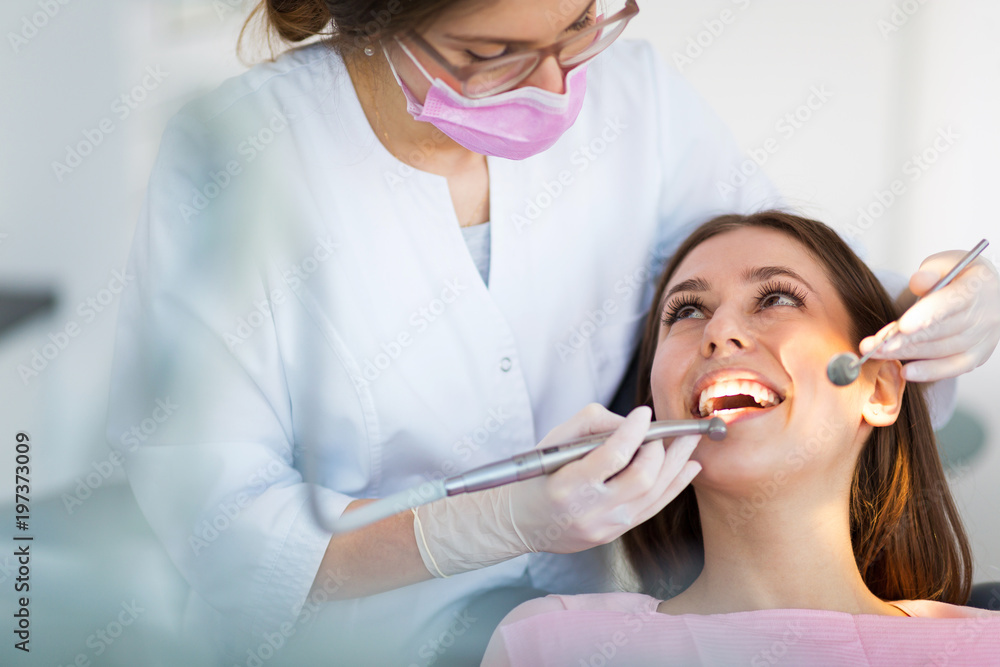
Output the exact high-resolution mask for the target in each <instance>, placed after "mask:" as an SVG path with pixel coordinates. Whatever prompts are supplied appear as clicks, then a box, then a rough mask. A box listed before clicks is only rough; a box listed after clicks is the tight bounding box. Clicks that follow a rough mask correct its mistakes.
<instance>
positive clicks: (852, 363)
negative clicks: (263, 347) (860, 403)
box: [826, 239, 990, 387]
mask: <svg viewBox="0 0 1000 667" xmlns="http://www.w3.org/2000/svg"><path fill="white" fill-rule="evenodd" d="M989 244H990V242H989V241H987V240H986V239H983V240H982V241H980V242H979V243H977V244H976V247H975V248H973V249H972V250H970V251H969V252H967V253H966V254H965V257H963V258H962V259H961V260H959V262H958V264H956V265H955V266H954V267H952V269H951V271H949V272H948V273H947V274H945V275H944V277H942V278H941V280H939V281H937V282H936V283H934V287H932V288H930V289H929V290H927V293H926V294H924V295H923V296H922V297H920V298H919V299H917V301H920V300H922V299H926V298H927V297H929V296H930V295H931V294H934V292H937V291H938V290H940V289H941V288H943V287H945V286H946V285H948V284H949V283H950V282H951V281H952V280H954V279H955V278H956V277H957V276H958V274H960V273H961V272H962V271H964V270H965V267H967V266H968V265H969V264H971V263H972V262H973V260H975V259H976V257H979V255H980V253H982V252H983V251H984V250H986V246H988V245H989ZM913 305H914V306H915V305H916V302H914V304H913ZM912 307H913V306H910V308H912ZM907 310H908V309H907ZM898 333H899V320H896V321H895V322H893V323H892V326H890V327H889V329H887V330H886V333H885V336H883V337H882V340H880V341H879V342H878V344H877V345H876V346H875V347H873V348H872V349H871V350H869V351H868V354H866V355H865V356H863V357H861V358H860V359H859V358H858V355H856V354H854V353H853V352H843V353H841V354H838V355H836V356H834V357H833V358H832V359H830V363H829V364H827V366H826V376H827V377H828V378H829V379H830V382H832V383H833V384H835V385H837V386H838V387H846V386H847V385H849V384H851V383H852V382H854V381H855V380H857V379H858V375H860V374H861V365H862V364H863V363H865V362H866V361H868V360H869V359H870V358H871V356H872V355H873V354H875V353H876V352H878V350H879V349H881V347H882V346H883V345H885V344H886V342H888V341H889V340H890V339H892V338H894V337H895V336H896V334H898Z"/></svg>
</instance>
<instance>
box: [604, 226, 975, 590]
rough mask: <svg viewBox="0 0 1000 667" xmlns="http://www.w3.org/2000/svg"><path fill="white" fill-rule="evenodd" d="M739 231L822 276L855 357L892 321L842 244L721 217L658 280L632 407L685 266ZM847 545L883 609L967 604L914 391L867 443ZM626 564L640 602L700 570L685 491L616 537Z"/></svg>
mask: <svg viewBox="0 0 1000 667" xmlns="http://www.w3.org/2000/svg"><path fill="white" fill-rule="evenodd" d="M744 227H762V228H766V229H773V230H777V231H779V232H781V233H783V234H786V235H787V236H789V237H791V238H793V239H795V240H796V241H798V242H799V243H800V244H802V246H803V247H805V248H806V249H807V250H808V251H809V252H810V253H812V255H813V256H814V257H815V258H816V259H817V260H818V261H819V262H820V264H821V265H823V266H824V267H825V269H826V274H827V276H828V278H829V279H830V281H831V283H833V286H834V288H835V289H836V290H837V293H838V294H839V296H840V299H841V300H842V301H843V303H844V306H845V307H846V310H847V313H848V316H849V317H850V336H851V340H852V341H853V343H854V346H855V348H856V347H857V345H858V343H860V341H861V339H862V338H864V337H865V336H868V335H871V334H874V333H875V332H877V331H878V330H879V329H880V328H881V327H883V326H884V325H885V324H886V323H888V322H890V321H892V320H895V319H896V318H897V317H898V313H897V308H896V305H895V303H894V302H893V301H892V299H890V298H889V295H888V294H887V293H886V291H885V289H884V288H883V287H882V284H881V283H880V282H879V281H878V280H877V279H876V278H875V276H874V275H873V274H872V272H871V271H870V270H869V269H868V267H867V266H866V265H865V264H864V262H862V261H861V260H860V259H859V258H858V256H857V255H855V254H854V252H853V251H852V250H851V249H850V248H849V247H848V246H847V244H846V243H844V241H843V240H842V239H841V238H840V237H839V236H838V235H837V234H836V232H834V231H833V230H832V229H830V228H829V227H827V226H826V225H824V224H823V223H821V222H817V221H815V220H809V219H806V218H801V217H798V216H795V215H791V214H789V213H784V212H780V211H763V212H760V213H755V214H753V215H747V216H743V215H724V216H720V217H717V218H714V219H712V220H710V221H708V222H706V223H705V224H703V225H702V226H701V227H699V228H698V229H696V230H695V231H694V232H693V233H692V234H691V235H690V236H689V237H688V238H687V239H686V240H685V241H684V242H683V243H682V244H681V245H680V247H679V248H678V249H677V252H676V253H675V254H674V256H673V257H672V258H671V260H670V262H669V264H668V265H667V267H666V269H665V270H664V273H663V275H662V276H661V278H660V281H659V284H658V286H657V289H656V295H655V297H654V299H653V307H652V309H651V311H650V313H649V316H648V319H647V321H646V326H645V333H644V337H643V340H642V343H641V345H640V351H639V385H638V396H637V399H638V403H639V404H641V405H649V406H650V407H652V406H653V402H652V390H651V385H650V377H651V372H652V364H653V357H654V355H655V353H656V344H657V340H658V330H659V323H660V310H661V308H662V304H661V303H660V301H661V300H662V299H663V293H664V290H665V288H666V286H667V283H668V282H669V281H670V278H671V276H673V274H674V272H675V271H676V270H677V267H678V266H679V265H680V263H681V262H682V261H683V260H684V258H685V257H687V255H688V254H689V253H690V252H691V251H692V250H693V249H694V248H696V247H697V246H698V245H700V244H701V243H703V242H704V241H706V240H708V239H710V238H712V237H713V236H717V235H719V234H724V233H726V232H729V231H733V230H736V229H741V228H744ZM850 526H851V544H852V545H853V548H854V557H855V561H856V562H857V565H858V570H859V571H860V572H861V576H862V578H863V579H864V582H865V584H866V585H867V586H868V589H869V590H870V591H871V592H872V593H873V594H875V595H876V596H878V597H879V598H881V599H884V600H901V599H907V600H913V599H926V600H940V601H942V602H949V603H952V604H965V602H966V601H967V600H968V597H969V591H970V589H971V585H972V557H971V554H970V551H969V543H968V538H967V537H966V535H965V530H964V529H963V528H962V523H961V520H960V518H959V514H958V511H957V509H956V508H955V503H954V501H953V500H952V497H951V492H950V491H949V488H948V481H947V479H946V478H945V476H944V471H943V469H942V467H941V462H940V459H939V458H938V453H937V446H936V443H935V439H934V431H933V429H932V427H931V421H930V413H929V411H928V408H927V403H926V401H925V400H924V397H923V393H922V392H921V391H920V388H919V387H918V386H915V385H908V386H907V387H906V388H905V390H904V392H903V400H902V407H901V409H900V411H899V416H898V418H897V420H896V422H895V423H894V424H892V425H891V426H884V427H876V428H874V429H872V433H871V435H870V436H869V438H868V440H867V441H866V442H865V444H864V446H863V448H862V450H861V454H860V456H859V458H858V462H857V465H856V467H855V469H854V479H853V482H852V484H851V499H850ZM622 544H623V547H624V550H625V556H626V559H627V560H628V562H629V564H630V565H631V566H632V568H633V570H634V571H635V574H636V575H637V576H638V577H639V581H640V583H641V585H642V589H643V591H644V592H645V593H647V594H649V595H653V596H656V597H668V596H670V595H673V594H676V593H679V592H680V591H683V590H684V589H686V588H687V587H688V586H690V585H691V583H692V582H693V581H694V580H695V579H696V578H697V576H698V574H699V573H700V572H701V570H702V568H703V567H704V564H705V552H704V543H703V541H702V533H701V519H700V518H699V514H698V503H697V499H696V496H695V493H694V489H693V488H692V487H691V486H688V487H687V488H686V489H684V491H683V492H682V493H681V494H680V495H679V496H678V497H677V498H676V499H675V500H674V501H673V502H671V503H670V504H668V505H667V506H666V507H665V508H664V509H663V510H662V511H661V512H659V513H658V514H657V515H655V516H654V517H652V518H651V519H650V520H649V521H646V522H645V523H643V524H641V525H639V526H637V527H635V528H634V529H632V530H631V531H629V532H628V533H626V534H625V535H623V536H622Z"/></svg>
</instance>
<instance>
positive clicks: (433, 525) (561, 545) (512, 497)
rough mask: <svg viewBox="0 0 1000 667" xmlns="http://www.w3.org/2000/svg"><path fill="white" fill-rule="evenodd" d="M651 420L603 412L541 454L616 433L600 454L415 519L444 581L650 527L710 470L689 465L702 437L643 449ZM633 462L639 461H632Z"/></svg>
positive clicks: (584, 413) (563, 428) (435, 506)
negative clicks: (562, 444)
mask: <svg viewBox="0 0 1000 667" xmlns="http://www.w3.org/2000/svg"><path fill="white" fill-rule="evenodd" d="M651 417H652V410H650V409H649V408H648V407H646V406H640V407H638V408H636V409H635V410H633V411H632V412H631V413H630V414H629V416H628V417H627V418H624V417H621V416H619V415H616V414H614V413H612V412H610V411H609V410H607V409H605V408H604V407H603V406H601V405H598V404H596V403H594V404H591V405H588V406H587V407H585V408H584V409H583V410H581V411H580V412H578V413H577V414H576V415H574V416H573V417H572V418H570V419H569V420H568V421H566V422H565V423H563V424H560V425H559V426H557V427H556V428H554V429H552V431H550V432H549V433H548V435H546V436H545V438H544V439H543V440H542V441H541V442H540V443H539V444H538V446H539V447H546V446H549V445H551V444H555V443H558V442H561V441H564V440H569V439H571V438H576V437H581V436H585V435H590V434H592V433H600V432H603V431H611V430H615V429H616V430H615V433H614V435H612V436H611V437H610V438H608V440H607V441H606V442H605V443H604V444H603V445H601V446H600V447H598V448H597V449H595V450H593V451H591V452H589V453H588V454H587V455H586V456H584V457H583V458H581V459H578V460H577V461H573V462H572V463H568V464H566V465H565V466H563V467H562V468H560V469H559V470H557V471H556V472H555V473H553V474H551V475H544V476H541V477H536V478H533V479H529V480H524V481H523V482H517V483H514V484H508V485H505V486H501V487H496V488H493V489H487V490H485V491H479V492H476V493H468V494H462V495H458V496H453V497H449V498H443V499H441V500H438V501H435V502H433V503H430V504H427V505H423V506H421V507H419V508H416V509H415V510H413V512H414V515H415V521H414V534H415V536H416V538H417V546H418V548H419V549H420V555H421V557H422V558H423V561H424V565H425V566H426V567H427V569H428V571H429V572H430V573H431V574H433V575H434V576H437V577H442V576H450V575H452V574H456V573H458V572H466V571H469V570H475V569H479V568H481V567H486V566H488V565H494V564H496V563H499V562H502V561H505V560H508V559H510V558H514V557H515V556H519V555H521V554H524V553H527V552H529V551H548V552H552V553H574V552H577V551H583V550H584V549H589V548H591V547H595V546H598V545H601V544H606V543H608V542H610V541H612V540H614V539H615V538H617V537H619V536H620V535H621V534H622V533H624V532H625V531H626V530H628V529H629V528H631V527H632V526H635V525H637V524H639V523H642V522H643V521H645V520H647V519H649V518H650V517H652V516H653V515H654V514H656V513H657V512H659V511H660V510H661V509H662V508H663V507H664V506H665V505H666V504H667V503H668V502H670V501H671V500H673V499H674V498H676V497H677V495H678V494H679V493H680V492H681V491H682V490H683V489H684V487H685V486H687V485H688V484H689V483H690V482H691V480H692V479H693V478H694V476H695V475H697V474H698V472H699V471H700V470H701V465H700V464H698V463H697V462H696V461H689V460H688V459H689V458H690V456H691V453H692V452H693V451H694V448H695V446H696V445H697V443H698V440H699V439H700V436H697V435H695V436H685V437H682V438H677V439H675V440H674V441H673V442H672V443H671V444H670V446H669V447H666V448H665V447H664V445H663V441H662V440H655V441H653V442H649V443H646V444H644V445H641V446H640V444H641V442H642V438H643V437H644V436H645V434H646V432H647V431H648V430H649V423H650V419H651ZM633 456H634V457H635V458H634V459H633Z"/></svg>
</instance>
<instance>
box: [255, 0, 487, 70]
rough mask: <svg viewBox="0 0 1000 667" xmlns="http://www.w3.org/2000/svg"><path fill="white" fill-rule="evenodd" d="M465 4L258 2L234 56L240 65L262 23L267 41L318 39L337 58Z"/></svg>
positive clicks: (437, 0)
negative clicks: (252, 31)
mask: <svg viewBox="0 0 1000 667" xmlns="http://www.w3.org/2000/svg"><path fill="white" fill-rule="evenodd" d="M468 1H469V0H260V2H259V3H258V4H257V6H256V7H254V9H253V11H252V12H250V15H249V16H248V17H247V20H246V22H244V24H243V28H242V30H240V36H239V40H238V42H237V53H239V54H240V58H241V59H242V54H243V46H244V36H245V33H246V31H247V29H248V28H249V27H250V26H251V24H252V23H253V22H254V21H255V20H257V19H260V20H262V21H263V23H264V26H263V28H264V31H265V35H266V43H267V46H268V48H269V50H270V52H271V57H272V59H273V57H274V47H273V44H272V42H271V38H272V37H273V36H274V35H277V36H278V38H279V39H280V40H281V41H283V42H286V43H297V42H301V41H303V40H306V39H309V38H310V37H315V36H317V35H322V36H325V37H326V38H327V42H328V43H329V45H330V46H331V47H333V48H335V49H336V50H337V51H338V52H339V53H340V54H341V55H342V56H345V57H346V56H349V55H352V54H354V53H355V52H357V51H360V50H361V49H363V48H364V47H365V46H367V45H368V44H369V43H371V42H373V41H377V40H378V39H383V38H386V37H392V36H393V35H398V34H401V33H403V32H405V31H407V30H410V29H418V28H420V27H423V26H424V25H426V24H427V23H429V22H430V21H431V20H433V19H434V18H436V17H437V16H439V15H440V14H441V13H442V12H444V11H445V10H446V9H449V8H451V7H452V6H454V5H457V4H459V3H462V2H468Z"/></svg>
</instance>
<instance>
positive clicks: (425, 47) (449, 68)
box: [405, 0, 639, 99]
mask: <svg viewBox="0 0 1000 667" xmlns="http://www.w3.org/2000/svg"><path fill="white" fill-rule="evenodd" d="M638 13H639V5H638V4H637V3H636V0H626V2H625V6H624V7H623V8H622V9H621V11H619V12H616V13H615V14H613V15H611V16H609V17H607V18H605V19H603V20H602V21H600V22H598V23H595V24H594V25H592V26H590V27H589V28H587V29H585V30H581V31H580V32H578V33H576V34H575V35H571V36H569V37H566V38H564V39H560V40H559V41H557V42H554V43H552V44H549V45H548V46H545V47H542V48H539V49H529V50H527V51H518V52H517V53H511V54H508V55H505V56H500V57H499V58H491V59H489V60H488V61H484V62H477V63H471V64H469V65H461V66H458V65H453V64H452V63H450V62H448V60H446V59H445V57H444V56H442V55H441V54H440V53H439V52H438V50H437V49H435V48H434V47H433V46H431V45H430V44H429V43H428V42H427V40H425V39H424V38H423V37H421V36H420V34H419V33H417V32H416V31H414V30H410V31H408V32H407V33H406V35H405V36H406V38H408V39H410V40H412V41H413V43H414V44H416V45H417V46H418V47H420V49H421V50H422V51H423V52H424V53H426V54H427V55H428V56H430V57H431V58H432V59H433V60H434V62H436V63H437V64H438V65H440V66H441V67H442V68H444V70H445V71H446V72H448V74H450V75H451V76H452V77H454V78H455V80H456V81H458V83H459V84H460V85H461V87H462V94H463V95H465V96H466V97H469V98H472V99H482V98H485V97H492V96H493V95H499V94H500V93H504V92H507V91H508V90H510V89H511V88H513V87H514V86H516V85H517V84H519V83H521V82H522V81H524V80H525V79H527V78H528V77H529V76H531V75H532V74H534V72H535V70H537V69H538V67H539V66H540V65H541V64H542V63H543V62H545V59H546V58H548V57H549V56H556V55H558V54H559V52H560V51H561V50H562V49H563V47H565V46H566V44H568V43H569V42H572V41H575V40H577V39H579V38H580V36H581V35H586V34H588V33H592V34H595V35H597V34H599V32H600V31H601V30H603V29H604V28H605V27H607V26H608V25H611V24H612V23H617V22H618V21H622V20H624V22H625V25H624V26H622V30H623V31H624V30H625V26H627V25H628V23H629V21H631V20H632V19H633V18H635V15H636V14H638ZM615 39H616V40H617V39H618V38H617V37H616V38H615ZM613 43H614V41H612V42H609V43H608V45H607V46H605V47H604V49H606V48H608V46H611V44H613ZM604 49H601V50H600V51H598V52H597V53H595V54H593V55H591V56H590V57H588V58H587V59H586V60H581V61H580V62H578V63H575V64H574V65H573V66H572V67H564V68H563V71H564V72H566V71H569V70H571V69H573V68H575V67H579V66H580V65H582V64H583V63H585V62H587V61H589V60H592V59H593V58H595V57H597V56H598V55H600V54H601V53H602V52H603V51H604ZM526 56H532V57H536V58H537V60H536V61H535V64H534V66H533V67H531V68H530V69H528V70H526V71H524V72H523V73H521V74H519V75H518V76H517V77H515V78H514V79H511V80H510V81H508V82H506V83H505V84H504V85H503V87H501V88H498V89H497V90H495V91H491V92H489V93H487V94H470V93H469V92H468V89H467V86H466V84H467V82H468V81H469V79H471V78H472V77H473V76H475V75H476V74H478V73H479V72H481V71H484V70H488V69H493V68H495V67H498V66H502V65H505V64H507V63H509V62H517V61H521V60H525V59H526ZM556 62H558V59H557V61H556Z"/></svg>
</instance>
